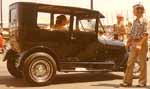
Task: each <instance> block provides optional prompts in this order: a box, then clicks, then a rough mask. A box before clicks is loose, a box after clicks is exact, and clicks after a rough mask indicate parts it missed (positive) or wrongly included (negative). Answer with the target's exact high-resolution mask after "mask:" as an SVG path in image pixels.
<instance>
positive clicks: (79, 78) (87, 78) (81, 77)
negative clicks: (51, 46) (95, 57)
mask: <svg viewBox="0 0 150 89" xmlns="http://www.w3.org/2000/svg"><path fill="white" fill-rule="evenodd" d="M115 79H122V76H119V75H114V74H111V73H76V74H59V75H57V76H56V78H55V80H54V81H53V84H52V85H57V84H69V83H81V82H95V81H109V80H115ZM0 85H6V86H7V87H31V86H29V85H28V84H27V83H26V82H24V81H23V79H15V78H13V77H12V76H0ZM97 86H99V85H97Z"/></svg>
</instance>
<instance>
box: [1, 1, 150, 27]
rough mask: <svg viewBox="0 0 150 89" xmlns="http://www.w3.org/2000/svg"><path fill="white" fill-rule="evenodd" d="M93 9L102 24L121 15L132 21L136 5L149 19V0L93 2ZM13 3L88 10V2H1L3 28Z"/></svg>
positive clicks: (5, 25)
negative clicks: (102, 16)
mask: <svg viewBox="0 0 150 89" xmlns="http://www.w3.org/2000/svg"><path fill="white" fill-rule="evenodd" d="M93 1H94V3H93V5H94V9H95V10H98V11H100V12H101V13H103V14H104V15H105V19H103V20H102V21H103V23H104V24H113V23H116V15H117V14H122V15H123V16H124V17H125V21H126V19H127V18H128V19H129V20H131V21H132V19H133V15H132V6H133V5H134V4H137V3H141V4H143V5H144V7H145V9H146V14H145V15H144V16H145V17H146V18H150V0H93ZM14 2H36V3H46V4H53V5H64V6H74V7H81V8H89V9H90V0H3V22H4V27H7V26H8V25H7V23H8V17H9V16H8V10H9V5H10V4H12V3H14Z"/></svg>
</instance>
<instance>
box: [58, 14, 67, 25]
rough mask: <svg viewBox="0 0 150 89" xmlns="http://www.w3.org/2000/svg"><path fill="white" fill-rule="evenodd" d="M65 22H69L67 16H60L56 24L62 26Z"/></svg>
mask: <svg viewBox="0 0 150 89" xmlns="http://www.w3.org/2000/svg"><path fill="white" fill-rule="evenodd" d="M63 21H67V18H66V16H65V15H59V16H57V18H56V24H62V23H63Z"/></svg>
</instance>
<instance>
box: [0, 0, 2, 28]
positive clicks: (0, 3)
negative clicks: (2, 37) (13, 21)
mask: <svg viewBox="0 0 150 89" xmlns="http://www.w3.org/2000/svg"><path fill="white" fill-rule="evenodd" d="M2 3H3V2H2V0H0V5H1V6H0V10H1V11H0V13H1V14H0V15H1V17H0V19H1V23H0V25H1V30H2V29H3V9H2V8H3V6H2Z"/></svg>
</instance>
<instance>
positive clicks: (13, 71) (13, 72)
mask: <svg viewBox="0 0 150 89" xmlns="http://www.w3.org/2000/svg"><path fill="white" fill-rule="evenodd" d="M7 70H8V72H9V73H10V74H11V75H12V76H14V77H15V78H22V73H21V71H20V70H18V69H17V68H16V64H15V60H13V59H8V60H7Z"/></svg>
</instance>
